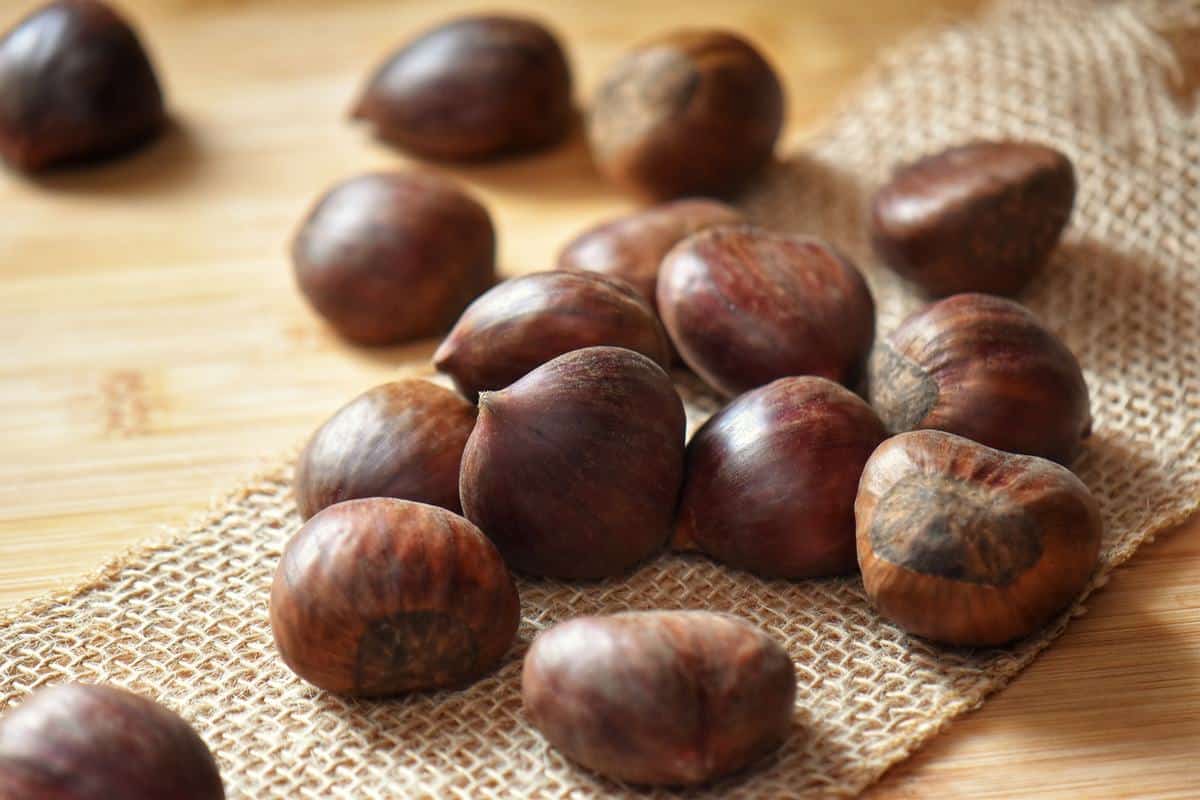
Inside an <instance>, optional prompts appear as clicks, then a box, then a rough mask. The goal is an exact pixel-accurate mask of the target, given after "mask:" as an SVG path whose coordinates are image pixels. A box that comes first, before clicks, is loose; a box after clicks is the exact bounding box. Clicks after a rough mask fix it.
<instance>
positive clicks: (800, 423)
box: [675, 376, 887, 578]
mask: <svg viewBox="0 0 1200 800" xmlns="http://www.w3.org/2000/svg"><path fill="white" fill-rule="evenodd" d="M886 437H887V431H886V430H884V427H883V423H882V422H880V420H879V417H878V416H877V415H876V414H875V412H874V411H873V410H871V407H870V406H868V405H867V404H866V403H864V402H863V401H862V400H861V399H860V398H859V397H858V395H856V394H854V393H853V392H851V391H850V390H849V389H846V388H844V387H842V386H839V385H838V384H836V383H834V382H832V381H828V380H826V379H824V378H816V377H811V376H809V377H800V378H780V379H779V380H777V381H773V382H771V383H768V384H767V385H766V386H760V387H759V388H757V389H753V390H751V391H749V392H746V394H744V395H741V396H740V397H738V398H737V399H736V400H734V401H733V402H732V403H730V404H729V405H728V406H726V407H725V408H723V409H721V410H720V411H719V412H717V413H716V414H715V415H714V416H712V417H710V418H709V420H708V421H707V422H706V423H704V425H703V426H702V427H701V428H700V430H698V431H696V434H695V435H694V436H693V437H692V440H691V442H689V443H688V448H687V466H686V470H685V472H684V482H683V493H682V495H681V499H680V502H679V511H678V513H677V516H676V521H675V545H676V547H679V548H681V549H689V548H693V547H694V548H696V549H698V550H700V551H702V552H704V553H707V554H708V555H710V556H712V557H713V558H715V559H717V560H718V561H721V562H724V563H726V564H730V565H732V566H735V567H740V568H742V569H746V570H750V571H751V572H756V573H758V574H760V575H767V576H772V577H784V578H811V577H821V576H826V575H842V574H845V573H847V572H853V571H854V570H855V569H856V568H857V566H858V562H857V560H856V556H855V550H854V495H855V493H856V492H857V491H858V479H859V477H860V476H861V475H862V469H863V464H865V463H867V458H868V457H869V456H870V455H871V453H872V452H873V451H874V450H875V448H876V447H877V446H878V445H879V443H880V442H882V441H883V440H884V439H885V438H886Z"/></svg>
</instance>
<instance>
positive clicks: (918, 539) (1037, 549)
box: [854, 431, 1101, 647]
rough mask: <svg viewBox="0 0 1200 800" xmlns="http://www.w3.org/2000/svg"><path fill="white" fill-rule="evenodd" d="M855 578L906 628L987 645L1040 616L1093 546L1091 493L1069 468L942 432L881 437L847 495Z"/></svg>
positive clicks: (1096, 524)
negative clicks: (858, 572)
mask: <svg viewBox="0 0 1200 800" xmlns="http://www.w3.org/2000/svg"><path fill="white" fill-rule="evenodd" d="M854 514H855V518H856V520H857V542H858V562H859V565H860V567H861V568H862V576H863V585H864V586H865V587H866V590H867V595H868V597H870V599H871V602H872V603H873V604H874V605H875V607H876V608H877V609H878V610H879V613H881V614H882V615H883V616H885V617H887V618H888V619H890V620H892V621H893V622H895V623H896V624H897V625H899V626H900V627H902V628H904V629H905V630H907V631H908V632H909V633H913V634H916V635H917V636H923V637H925V638H927V639H933V640H935V641H938V642H943V643H945V644H952V645H970V646H979V647H988V646H994V645H1001V644H1005V643H1007V642H1010V641H1012V640H1014V639H1018V638H1020V637H1022V636H1025V635H1027V634H1029V633H1032V632H1033V631H1035V630H1037V629H1038V628H1039V627H1041V626H1042V625H1043V624H1045V623H1046V622H1047V621H1048V620H1049V619H1050V618H1051V617H1052V616H1053V615H1054V614H1055V613H1056V612H1058V611H1060V610H1062V609H1063V607H1065V606H1066V605H1067V603H1068V602H1070V601H1071V600H1072V599H1073V598H1074V597H1075V596H1076V595H1078V594H1079V592H1080V591H1082V589H1083V587H1084V585H1085V584H1086V583H1087V580H1088V577H1089V576H1090V575H1091V574H1092V570H1093V569H1094V568H1095V566H1096V560H1097V558H1098V557H1099V553H1100V534H1101V520H1100V511H1099V508H1098V506H1097V505H1096V500H1095V498H1094V497H1092V495H1091V493H1090V492H1089V491H1088V490H1087V487H1086V486H1084V485H1083V483H1081V482H1080V481H1079V479H1078V478H1076V477H1075V476H1074V475H1073V474H1072V473H1071V471H1070V470H1068V469H1066V468H1065V467H1062V466H1059V465H1058V464H1055V463H1054V462H1052V461H1047V460H1046V459H1043V458H1038V457H1036V456H1023V455H1013V454H1011V453H1004V452H1001V451H999V450H994V449H992V448H990V447H986V446H984V445H982V444H979V443H977V442H972V441H971V440H969V439H964V438H962V437H961V436H955V435H954V434H951V433H945V432H943V431H913V432H911V433H903V434H900V435H899V436H896V437H894V438H891V439H889V440H887V441H886V442H884V443H883V444H882V445H880V446H879V449H878V450H876V451H875V452H874V453H873V454H872V455H871V458H870V459H869V460H868V461H867V465H866V468H865V469H864V470H863V476H862V482H861V483H860V484H859V489H858V497H857V499H856V500H855V503H854Z"/></svg>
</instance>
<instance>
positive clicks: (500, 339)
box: [433, 271, 671, 397]
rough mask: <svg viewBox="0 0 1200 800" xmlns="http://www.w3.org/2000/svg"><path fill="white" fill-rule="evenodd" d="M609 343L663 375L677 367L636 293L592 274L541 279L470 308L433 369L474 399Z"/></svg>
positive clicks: (513, 285)
mask: <svg viewBox="0 0 1200 800" xmlns="http://www.w3.org/2000/svg"><path fill="white" fill-rule="evenodd" d="M605 344H607V345H614V346H617V347H627V348H629V349H630V350H636V351H638V352H639V353H641V354H642V355H645V356H647V357H649V358H650V359H652V360H653V361H654V362H655V363H657V364H658V365H659V366H661V367H663V368H664V369H665V368H669V367H670V364H671V348H670V345H669V344H668V342H667V334H666V332H665V331H663V329H662V325H661V324H660V323H659V321H658V318H657V317H656V316H655V315H654V310H653V309H652V308H651V307H650V304H649V303H647V302H646V301H645V300H643V299H642V298H641V296H640V295H638V293H637V292H636V291H634V289H633V287H632V286H630V285H629V284H627V283H625V282H624V281H622V280H620V279H618V278H610V277H607V276H604V275H597V274H595V273H591V272H562V271H554V272H535V273H533V274H531V275H524V276H522V277H519V278H513V279H511V280H507V281H504V282H503V283H501V284H499V285H497V286H496V287H495V288H493V289H491V290H490V291H488V292H487V293H486V294H484V295H483V296H481V297H480V298H479V299H478V300H476V301H475V302H474V303H472V304H471V305H470V306H468V307H467V310H466V311H464V312H463V315H462V316H461V317H459V320H458V322H456V323H455V325H454V327H453V328H452V329H451V330H450V334H449V335H448V336H447V337H446V338H445V340H443V341H442V344H441V345H440V346H439V347H438V349H437V352H436V353H434V354H433V363H434V366H436V367H437V368H438V369H439V370H440V371H442V372H444V373H446V374H447V375H449V376H451V377H452V378H453V379H454V382H455V385H457V386H458V388H459V390H460V391H462V393H463V394H465V395H467V396H468V397H474V396H475V395H476V394H477V393H478V392H481V391H485V390H489V389H503V388H504V387H505V386H508V385H509V384H510V383H512V382H513V381H515V380H516V379H517V378H520V377H521V376H522V375H524V374H525V373H527V372H529V371H530V370H531V369H533V368H534V367H538V366H541V365H542V364H544V363H546V362H547V361H549V360H550V359H552V358H554V357H555V356H559V355H562V354H563V353H567V352H570V351H571V350H578V349H579V348H581V347H591V346H595V345H605Z"/></svg>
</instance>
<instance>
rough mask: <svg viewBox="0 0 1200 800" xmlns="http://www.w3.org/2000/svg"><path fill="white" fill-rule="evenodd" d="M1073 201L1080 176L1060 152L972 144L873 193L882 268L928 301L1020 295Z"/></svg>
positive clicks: (911, 168) (904, 172)
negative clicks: (979, 295) (977, 294)
mask: <svg viewBox="0 0 1200 800" xmlns="http://www.w3.org/2000/svg"><path fill="white" fill-rule="evenodd" d="M1074 202H1075V171H1074V169H1073V168H1072V166H1071V162H1070V160H1069V159H1068V158H1067V157H1066V156H1065V155H1063V154H1062V153H1060V152H1059V151H1057V150H1055V149H1053V148H1050V147H1045V146H1043V145H1040V144H1032V143H1027V142H973V143H971V144H968V145H964V146H962V147H954V148H951V149H950V150H946V151H944V152H941V153H938V154H937V155H933V156H929V157H927V158H923V159H921V160H920V161H917V162H916V163H914V164H910V165H908V166H906V167H904V168H903V169H900V170H898V171H897V172H896V174H895V176H894V177H893V178H892V180H891V182H890V183H888V184H887V185H886V186H884V187H883V188H882V189H880V190H879V191H878V193H876V195H875V199H874V202H873V204H872V211H871V232H872V238H873V240H874V243H875V248H876V250H877V251H878V253H879V255H880V257H881V258H882V259H883V261H884V263H886V264H887V265H888V266H890V267H891V268H892V269H894V270H895V271H896V272H897V273H899V274H900V275H902V276H903V277H905V278H907V279H908V280H910V281H912V282H913V283H915V284H916V285H917V286H919V287H920V288H921V289H923V290H924V291H925V292H926V293H927V294H931V295H934V296H938V297H942V296H945V295H950V294H955V293H958V292H987V293H989V294H1016V293H1017V292H1019V291H1020V290H1021V289H1023V288H1024V287H1025V285H1026V284H1028V283H1029V281H1030V280H1031V279H1032V278H1033V277H1034V275H1036V274H1037V273H1038V272H1039V271H1040V270H1041V269H1042V267H1043V266H1044V265H1045V263H1046V261H1047V260H1048V259H1049V257H1050V252H1051V251H1052V250H1053V249H1054V245H1055V244H1056V243H1057V242H1058V239H1059V236H1060V235H1061V234H1062V230H1063V228H1064V227H1065V226H1066V224H1067V220H1068V219H1069V218H1070V216H1071V207H1072V205H1073V204H1074Z"/></svg>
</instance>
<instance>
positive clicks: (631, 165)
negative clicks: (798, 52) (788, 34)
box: [588, 30, 784, 200]
mask: <svg viewBox="0 0 1200 800" xmlns="http://www.w3.org/2000/svg"><path fill="white" fill-rule="evenodd" d="M783 111H784V96H783V88H782V87H781V86H780V83H779V78H778V77H777V76H776V74H775V70H774V69H772V68H771V65H770V64H768V63H767V62H766V61H765V60H764V59H763V57H762V55H761V54H759V52H758V50H756V49H755V48H754V47H753V46H752V45H751V44H750V43H749V42H747V41H745V40H744V39H742V38H741V37H739V36H736V35H734V34H732V33H728V32H725V31H720V30H684V31H678V32H675V33H670V34H667V35H665V36H660V37H658V38H656V39H653V40H651V41H649V42H646V43H644V44H642V45H640V46H639V47H637V48H636V49H634V50H633V51H632V52H631V53H629V54H628V55H626V56H625V57H624V58H622V59H621V60H620V61H619V62H618V63H617V64H616V65H615V66H614V67H613V68H612V70H611V71H610V72H609V73H608V76H607V77H606V78H605V80H604V82H603V83H602V84H601V85H600V88H599V89H598V90H597V91H596V94H595V96H594V97H593V98H592V107H591V109H590V113H589V116H588V136H589V139H590V140H591V145H592V155H593V157H594V158H595V160H596V164H597V166H599V168H600V171H601V172H603V173H604V174H605V175H607V176H608V177H609V178H610V179H611V180H613V181H614V182H616V183H618V184H620V185H621V186H623V187H625V188H626V189H628V190H630V191H632V192H634V193H635V194H637V195H640V196H642V197H646V198H649V199H652V200H668V199H671V198H673V197H683V196H686V195H715V196H724V195H728V194H730V193H731V192H733V191H735V190H736V189H738V188H740V187H741V186H742V185H743V184H744V183H746V181H747V180H748V179H749V178H750V177H751V176H752V175H753V174H754V173H755V172H757V171H758V170H759V169H760V168H761V167H762V166H763V165H764V164H765V163H766V162H767V161H768V160H769V159H770V158H771V154H772V152H773V151H774V149H775V140H776V138H777V137H778V136H779V130H780V128H781V127H782V125H783Z"/></svg>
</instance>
